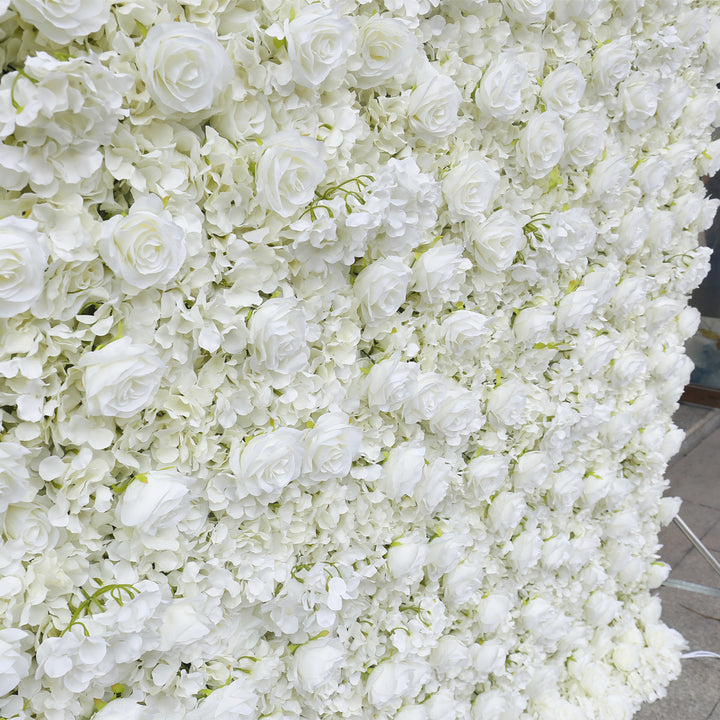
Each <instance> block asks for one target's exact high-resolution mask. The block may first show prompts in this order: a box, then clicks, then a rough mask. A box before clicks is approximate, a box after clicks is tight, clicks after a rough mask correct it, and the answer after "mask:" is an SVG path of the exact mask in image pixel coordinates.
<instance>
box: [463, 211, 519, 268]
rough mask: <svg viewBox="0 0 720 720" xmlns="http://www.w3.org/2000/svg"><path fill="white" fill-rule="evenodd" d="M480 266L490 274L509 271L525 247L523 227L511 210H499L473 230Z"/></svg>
mask: <svg viewBox="0 0 720 720" xmlns="http://www.w3.org/2000/svg"><path fill="white" fill-rule="evenodd" d="M472 239H473V245H474V247H475V253H476V255H477V260H478V264H479V265H480V267H483V268H485V269H487V270H489V271H490V272H502V271H503V270H507V269H508V268H509V267H510V266H511V265H512V264H513V261H514V260H515V256H516V255H517V254H518V252H519V251H520V250H521V249H522V248H523V247H525V234H524V233H523V229H522V225H520V223H519V222H518V221H517V220H516V219H515V216H514V215H513V213H512V212H510V211H509V210H497V211H496V212H494V213H493V214H492V215H491V216H490V218H489V220H487V221H486V222H484V223H483V224H482V225H480V227H478V228H473V230H472Z"/></svg>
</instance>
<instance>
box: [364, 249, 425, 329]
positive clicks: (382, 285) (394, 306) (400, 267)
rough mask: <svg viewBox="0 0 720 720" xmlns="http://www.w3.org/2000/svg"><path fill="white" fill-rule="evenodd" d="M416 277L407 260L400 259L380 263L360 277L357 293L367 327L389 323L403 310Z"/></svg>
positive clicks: (385, 260) (387, 259) (379, 261)
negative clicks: (413, 275) (411, 280)
mask: <svg viewBox="0 0 720 720" xmlns="http://www.w3.org/2000/svg"><path fill="white" fill-rule="evenodd" d="M412 274H413V272H412V270H411V269H410V268H409V267H408V266H407V265H406V264H405V262H404V261H403V259H402V258H400V257H396V256H391V257H387V258H383V259H382V260H376V261H375V262H373V263H371V264H370V265H368V266H367V267H366V268H365V269H364V270H362V271H361V272H360V273H359V274H358V276H357V278H356V279H355V284H354V285H353V292H354V293H355V297H357V298H358V300H359V302H360V308H359V309H360V315H361V316H362V319H363V321H364V323H365V324H366V325H373V324H375V323H378V322H381V321H382V320H387V319H388V318H390V317H392V316H393V315H394V314H395V313H396V312H397V311H398V310H399V309H400V306H401V305H402V304H403V303H404V302H405V297H406V295H407V290H408V285H409V284H410V279H411V277H412Z"/></svg>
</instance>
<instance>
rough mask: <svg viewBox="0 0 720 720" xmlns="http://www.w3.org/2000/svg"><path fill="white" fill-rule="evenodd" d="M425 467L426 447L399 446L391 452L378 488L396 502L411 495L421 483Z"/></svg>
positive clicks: (405, 444) (383, 468) (384, 465)
mask: <svg viewBox="0 0 720 720" xmlns="http://www.w3.org/2000/svg"><path fill="white" fill-rule="evenodd" d="M424 466H425V448H424V447H413V446H411V445H409V444H407V443H404V444H402V445H397V446H396V447H394V448H393V449H392V450H390V453H389V454H388V458H387V460H386V461H385V462H384V464H383V467H382V475H381V476H380V480H379V481H378V487H379V489H380V490H382V492H384V493H385V495H387V496H388V497H389V498H392V499H394V500H399V499H400V498H401V497H402V496H403V495H411V494H412V491H413V490H414V489H415V486H416V485H417V484H418V482H420V478H421V477H422V472H423V468H424Z"/></svg>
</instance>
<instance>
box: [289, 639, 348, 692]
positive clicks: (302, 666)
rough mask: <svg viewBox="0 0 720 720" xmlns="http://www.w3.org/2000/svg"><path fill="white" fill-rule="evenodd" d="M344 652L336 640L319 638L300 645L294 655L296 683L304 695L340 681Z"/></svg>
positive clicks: (335, 684)
mask: <svg viewBox="0 0 720 720" xmlns="http://www.w3.org/2000/svg"><path fill="white" fill-rule="evenodd" d="M344 657H345V650H344V648H343V646H342V645H341V644H340V642H339V641H338V640H335V639H331V640H328V639H327V638H321V639H318V640H311V641H310V642H309V643H305V644H304V645H301V646H300V647H299V648H298V649H297V650H296V651H295V655H294V660H295V672H296V673H297V682H298V685H299V687H300V689H301V690H303V691H304V692H306V693H316V692H318V691H320V690H321V689H322V688H323V687H324V686H327V685H334V686H337V683H338V681H339V679H340V671H341V669H342V660H343V659H344Z"/></svg>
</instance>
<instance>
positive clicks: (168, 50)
mask: <svg viewBox="0 0 720 720" xmlns="http://www.w3.org/2000/svg"><path fill="white" fill-rule="evenodd" d="M137 62H138V69H139V70H140V76H141V77H142V79H143V80H144V82H145V87H146V88H147V90H148V92H149V93H150V97H151V98H152V99H153V101H154V102H155V104H156V105H157V106H158V108H159V109H160V110H161V111H162V112H163V113H165V114H168V115H180V116H195V115H197V114H199V113H204V114H207V112H208V111H211V109H212V107H213V105H214V103H215V101H216V100H217V98H218V96H219V95H220V92H221V91H222V90H223V89H224V88H226V87H227V86H228V85H229V84H230V81H231V80H232V77H233V67H232V60H231V59H230V56H229V55H228V53H227V51H226V50H225V48H223V46H222V45H221V44H220V41H219V40H218V38H217V35H216V34H215V33H214V32H212V31H211V30H209V29H208V28H204V27H198V26H197V25H194V24H193V23H189V22H167V23H160V24H159V25H154V26H153V27H151V28H150V30H149V31H148V34H147V36H146V38H145V40H143V43H142V45H141V46H140V48H139V50H138V52H137Z"/></svg>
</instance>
